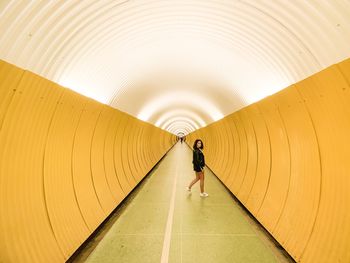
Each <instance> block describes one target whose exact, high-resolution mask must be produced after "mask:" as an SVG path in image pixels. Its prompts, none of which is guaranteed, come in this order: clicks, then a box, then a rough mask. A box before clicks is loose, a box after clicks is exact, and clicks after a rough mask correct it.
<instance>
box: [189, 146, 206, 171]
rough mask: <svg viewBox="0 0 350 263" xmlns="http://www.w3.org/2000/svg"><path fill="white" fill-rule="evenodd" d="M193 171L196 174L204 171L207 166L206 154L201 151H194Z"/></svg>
mask: <svg viewBox="0 0 350 263" xmlns="http://www.w3.org/2000/svg"><path fill="white" fill-rule="evenodd" d="M192 163H193V170H195V171H196V172H200V171H202V169H203V168H204V166H205V160H204V154H203V153H202V152H201V151H200V150H199V149H195V150H193V161H192Z"/></svg>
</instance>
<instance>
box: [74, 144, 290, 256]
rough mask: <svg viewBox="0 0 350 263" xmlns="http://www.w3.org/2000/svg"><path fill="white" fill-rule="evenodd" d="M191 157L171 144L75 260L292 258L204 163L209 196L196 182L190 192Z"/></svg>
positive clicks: (184, 149)
mask: <svg viewBox="0 0 350 263" xmlns="http://www.w3.org/2000/svg"><path fill="white" fill-rule="evenodd" d="M191 162H192V152H191V150H190V149H189V147H187V145H186V144H185V143H184V144H180V143H178V144H176V145H175V146H174V148H173V149H172V150H171V151H170V152H169V153H168V154H167V156H166V157H165V158H164V159H163V160H162V162H161V163H159V164H158V166H157V167H156V168H155V169H154V170H153V172H152V173H151V174H150V175H149V176H148V178H147V179H146V180H145V181H144V182H143V183H142V185H141V186H140V187H139V189H137V190H136V193H135V194H134V196H133V197H131V199H132V201H131V202H126V205H124V206H125V207H124V208H123V207H122V208H121V210H122V211H121V212H120V214H119V215H118V216H117V220H115V222H114V224H113V226H111V228H110V229H109V230H108V232H107V231H105V232H107V233H106V234H105V235H104V237H103V239H102V240H101V241H100V242H99V243H98V241H93V242H95V243H98V245H97V246H96V248H94V249H93V248H91V247H93V246H94V245H88V247H89V246H90V248H86V249H85V252H84V251H83V253H82V254H84V253H85V258H86V257H87V259H85V258H84V257H81V256H80V259H79V260H78V259H76V260H74V262H90V263H95V262H101V263H102V262H103V263H109V262H128V263H133V262H135V263H136V262H142V263H145V262H150V263H155V262H161V263H163V262H164V263H165V262H171V263H175V262H176V263H177V262H178V263H187V262H188V263H194V262H201V263H205V262H208V263H209V262H210V263H213V262H215V263H220V262H230V263H249V262H259V263H260V262H261V263H264V262H269V263H271V262H292V261H291V260H290V259H288V258H286V257H285V256H284V255H283V253H282V252H281V251H280V250H279V249H278V248H277V247H276V246H275V245H274V243H273V242H271V241H270V239H269V237H268V236H267V235H266V234H265V233H263V232H264V231H263V230H261V228H260V226H258V225H257V224H256V223H255V222H254V221H253V220H252V219H251V218H249V216H247V214H246V212H245V211H244V210H243V209H242V208H241V207H240V205H238V204H237V203H236V201H235V200H234V199H233V198H232V196H231V194H230V193H229V192H228V191H227V190H226V188H225V187H224V186H223V185H222V184H221V182H220V181H219V180H218V179H217V178H216V177H215V176H214V175H213V174H212V173H211V172H210V170H209V169H206V181H205V186H206V191H207V192H208V193H209V197H207V198H202V197H200V196H199V183H197V184H196V185H195V186H194V187H193V190H192V194H191V195H189V194H188V193H187V191H186V190H185V187H186V185H187V184H188V183H189V182H190V181H191V180H192V179H193V178H194V172H193V170H192V163H191ZM95 239H96V238H95ZM97 239H98V238H97ZM89 250H90V251H89ZM92 250H93V251H92ZM87 251H88V252H87ZM82 258H84V259H82Z"/></svg>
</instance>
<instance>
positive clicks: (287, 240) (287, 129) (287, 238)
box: [186, 59, 350, 263]
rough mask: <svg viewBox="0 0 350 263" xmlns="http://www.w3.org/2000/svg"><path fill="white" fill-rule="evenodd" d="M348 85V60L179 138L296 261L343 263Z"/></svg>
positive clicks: (349, 192) (347, 233)
mask: <svg viewBox="0 0 350 263" xmlns="http://www.w3.org/2000/svg"><path fill="white" fill-rule="evenodd" d="M349 83H350V59H348V60H345V61H343V62H341V63H338V64H336V65H333V66H330V67H329V68H327V69H325V70H323V71H321V72H319V73H317V74H315V75H313V76H311V77H309V78H307V79H305V80H303V81H300V82H298V83H296V84H294V85H292V86H290V87H288V88H286V89H284V90H282V91H280V92H278V93H276V94H274V95H272V96H270V97H267V98H265V99H263V100H261V101H259V102H257V103H255V104H252V105H250V106H248V107H246V108H244V109H242V110H240V111H237V112H235V113H233V114H231V115H229V116H227V117H225V118H224V119H222V120H220V121H218V122H215V123H213V124H211V125H209V126H207V127H205V128H202V129H200V130H197V131H195V132H193V133H191V134H190V135H189V136H187V138H186V141H187V142H188V143H189V144H190V146H192V145H193V143H194V140H195V139H197V138H200V139H202V140H203V143H204V147H205V148H204V153H205V157H206V163H207V165H208V166H209V168H210V169H211V170H213V172H214V173H215V174H216V175H217V176H218V177H219V179H220V180H221V181H222V182H223V183H224V184H225V185H226V187H227V188H228V189H229V190H230V191H231V192H232V193H233V194H234V195H235V196H236V197H237V198H238V199H239V200H240V202H241V203H242V204H243V205H244V206H245V207H246V208H247V209H248V210H249V211H250V212H251V213H252V214H253V215H254V216H255V217H256V219H257V220H258V221H259V222H260V223H261V224H262V225H263V226H264V227H265V228H266V229H267V230H268V231H269V232H270V233H271V234H272V235H273V236H274V238H275V239H276V240H277V241H278V242H279V243H280V244H281V245H282V246H283V247H284V248H285V249H286V250H287V251H288V253H289V254H290V255H291V256H292V257H293V258H294V259H295V260H296V261H297V262H309V263H314V262H318V263H321V262H325V263H330V262H344V263H346V262H350V249H349V248H350V84H349ZM213 194H215V193H213Z"/></svg>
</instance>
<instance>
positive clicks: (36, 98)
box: [0, 65, 65, 262]
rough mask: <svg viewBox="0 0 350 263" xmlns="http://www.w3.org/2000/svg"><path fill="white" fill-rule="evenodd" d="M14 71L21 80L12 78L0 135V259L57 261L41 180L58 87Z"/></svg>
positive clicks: (58, 253) (57, 249) (58, 251)
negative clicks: (8, 103) (13, 88)
mask: <svg viewBox="0 0 350 263" xmlns="http://www.w3.org/2000/svg"><path fill="white" fill-rule="evenodd" d="M9 67H12V66H10V65H9ZM9 71H11V70H9ZM17 72H18V74H19V75H21V82H20V83H18V77H16V76H14V78H13V81H14V83H18V85H17V86H16V92H15V94H14V96H13V98H12V101H11V104H10V105H9V108H8V110H7V113H6V117H5V119H4V122H3V126H2V129H1V133H0V181H1V183H0V202H1V204H0V206H1V212H0V231H1V235H0V261H1V262H62V261H64V259H65V257H64V254H63V253H62V252H63V251H62V250H61V249H60V247H59V244H58V243H57V235H56V234H57V233H56V232H54V231H53V225H52V221H51V217H50V214H49V205H50V204H49V203H48V202H47V193H46V191H45V185H46V177H45V176H44V175H45V174H44V170H45V169H44V168H45V165H46V162H45V161H46V160H45V152H46V146H47V143H48V138H47V133H48V130H49V129H50V127H51V123H52V117H53V115H54V114H55V112H56V111H57V102H58V101H59V98H60V96H61V94H62V89H60V88H58V87H57V85H55V84H53V83H51V82H49V81H47V80H44V79H42V78H40V77H39V76H37V75H34V74H32V73H29V72H25V73H24V75H23V76H22V72H21V71H17ZM14 86H15V84H14V85H13V87H14ZM61 143H62V142H61ZM39 233H40V238H39Z"/></svg>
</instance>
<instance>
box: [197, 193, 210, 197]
mask: <svg viewBox="0 0 350 263" xmlns="http://www.w3.org/2000/svg"><path fill="white" fill-rule="evenodd" d="M199 195H200V196H201V197H207V196H209V195H208V194H207V193H206V192H203V193H200V194H199Z"/></svg>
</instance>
